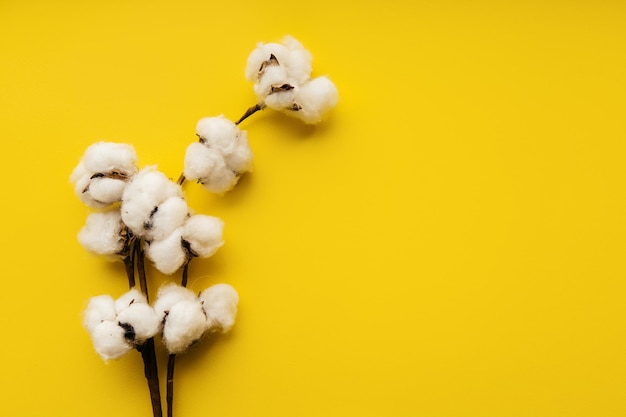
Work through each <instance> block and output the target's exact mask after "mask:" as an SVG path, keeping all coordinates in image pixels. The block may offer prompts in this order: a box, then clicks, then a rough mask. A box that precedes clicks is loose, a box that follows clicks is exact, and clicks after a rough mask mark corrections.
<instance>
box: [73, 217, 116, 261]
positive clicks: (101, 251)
mask: <svg viewBox="0 0 626 417" xmlns="http://www.w3.org/2000/svg"><path fill="white" fill-rule="evenodd" d="M123 230H124V223H123V222H122V216H121V214H120V211H119V210H111V211H106V212H102V213H92V214H90V215H89V216H88V217H87V222H86V224H85V226H83V228H82V229H80V231H79V232H78V242H79V243H80V244H81V245H82V246H83V247H84V248H85V249H87V250H88V251H89V252H92V253H95V254H98V255H107V256H110V255H116V254H119V253H120V252H121V251H122V249H123V248H124V236H123V235H122V234H123Z"/></svg>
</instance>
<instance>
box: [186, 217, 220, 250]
mask: <svg viewBox="0 0 626 417" xmlns="http://www.w3.org/2000/svg"><path fill="white" fill-rule="evenodd" d="M223 230H224V222H223V221H222V220H221V219H218V218H217V217H212V216H206V215H204V214H195V215H193V216H191V217H190V218H189V220H187V222H186V223H185V226H184V228H183V233H182V238H183V239H184V240H185V241H186V242H188V243H189V247H190V248H191V251H192V252H193V253H194V254H195V255H197V256H199V257H201V258H208V257H209V256H211V255H213V254H214V253H215V252H216V251H217V250H218V249H219V248H220V247H221V246H222V245H223V244H224V241H223V240H222V232H223Z"/></svg>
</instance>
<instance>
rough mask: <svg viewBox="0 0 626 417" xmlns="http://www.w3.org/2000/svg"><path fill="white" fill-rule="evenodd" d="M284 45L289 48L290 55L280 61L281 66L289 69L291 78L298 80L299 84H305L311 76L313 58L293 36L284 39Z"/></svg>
mask: <svg viewBox="0 0 626 417" xmlns="http://www.w3.org/2000/svg"><path fill="white" fill-rule="evenodd" d="M282 44H283V45H285V46H286V47H287V49H288V50H289V54H288V55H287V56H286V57H284V58H283V61H280V60H279V62H280V64H281V65H284V66H285V68H287V72H288V74H289V77H291V78H294V79H296V81H297V82H298V83H303V82H305V81H306V80H308V79H309V78H310V76H311V70H312V61H313V57H312V56H311V53H310V52H309V51H307V50H306V49H305V48H304V46H302V44H301V43H300V42H298V41H297V40H296V39H295V38H294V37H293V36H290V35H287V36H285V37H284V38H283V40H282Z"/></svg>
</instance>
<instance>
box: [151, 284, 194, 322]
mask: <svg viewBox="0 0 626 417" xmlns="http://www.w3.org/2000/svg"><path fill="white" fill-rule="evenodd" d="M194 300H197V297H196V295H195V294H194V293H193V292H192V291H191V290H189V289H187V288H185V287H181V286H180V285H176V284H173V283H171V284H166V285H164V286H162V287H161V288H159V292H158V293H157V299H156V301H155V302H154V311H155V312H156V314H157V315H158V316H159V320H161V321H162V320H163V318H165V315H166V313H168V312H169V310H170V309H171V308H172V306H173V305H174V304H176V303H179V302H181V301H194Z"/></svg>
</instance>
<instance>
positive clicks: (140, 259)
mask: <svg viewBox="0 0 626 417" xmlns="http://www.w3.org/2000/svg"><path fill="white" fill-rule="evenodd" d="M135 259H136V262H137V275H139V286H140V287H141V292H142V293H143V294H144V295H145V296H146V301H147V302H148V303H149V302H150V299H149V296H148V282H147V281H146V266H145V257H144V253H143V249H142V248H141V239H137V240H136V241H135Z"/></svg>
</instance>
